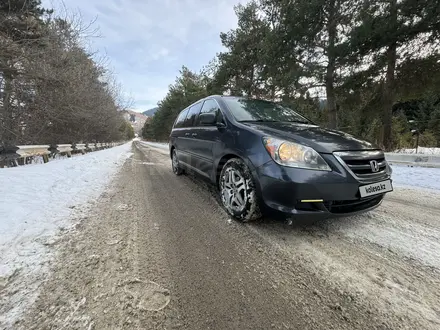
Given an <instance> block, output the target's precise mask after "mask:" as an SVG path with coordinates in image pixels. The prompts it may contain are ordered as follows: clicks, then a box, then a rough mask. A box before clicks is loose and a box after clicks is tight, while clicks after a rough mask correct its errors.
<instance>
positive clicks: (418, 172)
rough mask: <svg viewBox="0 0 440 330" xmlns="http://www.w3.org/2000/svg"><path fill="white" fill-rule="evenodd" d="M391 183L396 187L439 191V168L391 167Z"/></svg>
mask: <svg viewBox="0 0 440 330" xmlns="http://www.w3.org/2000/svg"><path fill="white" fill-rule="evenodd" d="M391 168H392V169H393V175H392V178H393V183H394V184H395V185H398V186H407V187H414V188H415V187H418V188H427V189H435V190H440V168H426V167H408V166H399V165H392V166H391Z"/></svg>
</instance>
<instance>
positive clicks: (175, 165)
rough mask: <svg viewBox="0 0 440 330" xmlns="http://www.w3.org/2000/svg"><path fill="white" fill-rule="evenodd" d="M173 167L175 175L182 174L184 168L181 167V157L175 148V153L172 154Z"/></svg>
mask: <svg viewBox="0 0 440 330" xmlns="http://www.w3.org/2000/svg"><path fill="white" fill-rule="evenodd" d="M171 167H172V169H173V173H174V174H175V175H182V174H183V169H182V168H181V167H180V164H179V159H178V158H177V153H176V149H173V153H172V156H171Z"/></svg>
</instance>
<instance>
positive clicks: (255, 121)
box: [238, 119, 279, 123]
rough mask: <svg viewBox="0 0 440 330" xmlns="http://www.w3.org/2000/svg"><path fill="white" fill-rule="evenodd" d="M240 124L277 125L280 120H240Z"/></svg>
mask: <svg viewBox="0 0 440 330" xmlns="http://www.w3.org/2000/svg"><path fill="white" fill-rule="evenodd" d="M238 122H240V123H277V122H279V120H271V119H252V120H239V121H238Z"/></svg>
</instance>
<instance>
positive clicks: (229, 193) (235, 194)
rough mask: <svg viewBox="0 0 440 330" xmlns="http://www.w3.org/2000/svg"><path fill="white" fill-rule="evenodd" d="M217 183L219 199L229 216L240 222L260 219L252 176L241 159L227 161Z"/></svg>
mask: <svg viewBox="0 0 440 330" xmlns="http://www.w3.org/2000/svg"><path fill="white" fill-rule="evenodd" d="M219 181H220V182H219V186H220V198H221V200H222V203H223V206H224V208H225V209H226V211H227V212H228V213H229V214H230V215H231V216H233V217H234V218H235V219H237V220H239V221H242V222H249V221H254V220H257V219H259V218H261V211H260V205H259V201H258V198H257V194H256V190H255V183H254V180H253V178H252V174H251V172H250V170H249V168H248V167H247V165H246V164H245V163H244V162H243V161H242V160H241V159H239V158H232V159H230V160H228V161H227V162H226V164H225V165H224V166H223V169H222V171H221V173H220V180H219Z"/></svg>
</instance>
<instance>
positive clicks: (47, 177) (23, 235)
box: [0, 142, 131, 328]
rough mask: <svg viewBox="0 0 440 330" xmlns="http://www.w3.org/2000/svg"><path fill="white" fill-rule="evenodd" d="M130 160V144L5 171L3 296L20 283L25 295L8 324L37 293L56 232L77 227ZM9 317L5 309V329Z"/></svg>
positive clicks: (0, 177) (0, 244) (0, 242)
mask: <svg viewBox="0 0 440 330" xmlns="http://www.w3.org/2000/svg"><path fill="white" fill-rule="evenodd" d="M130 156H131V142H130V143H127V144H124V145H121V146H118V147H114V148H110V149H106V150H102V151H97V152H93V153H90V154H87V155H84V156H81V157H73V158H68V159H60V160H54V161H52V162H49V163H47V164H38V165H34V166H23V167H16V168H6V169H0V182H1V184H0V196H1V198H0V233H1V235H0V292H1V291H2V290H3V289H5V288H7V287H8V284H9V283H11V282H21V283H14V287H15V288H17V284H18V288H19V290H18V291H20V292H18V294H15V295H14V296H13V297H12V298H11V299H15V300H16V302H15V307H14V309H13V310H8V311H7V312H8V314H9V317H8V319H9V320H10V319H11V317H12V318H13V316H14V315H18V314H17V313H19V312H20V311H21V310H23V309H24V308H26V305H25V304H26V303H30V302H31V301H32V296H33V295H35V294H36V293H35V291H36V289H37V288H38V285H39V283H38V281H37V280H36V279H37V277H39V275H38V274H39V273H40V272H41V271H44V270H45V269H46V266H47V263H48V262H50V258H51V254H50V245H52V244H54V242H55V241H56V236H57V234H58V233H60V230H61V231H62V230H66V229H68V228H69V227H71V226H72V225H74V223H73V221H72V217H73V216H74V215H75V213H76V216H78V213H79V212H80V210H78V209H79V206H82V205H85V204H86V203H87V202H89V201H92V200H94V199H95V198H97V197H98V196H99V195H100V194H101V193H102V192H103V190H104V188H105V186H106V185H107V184H108V183H109V182H110V180H111V178H112V176H113V175H114V174H115V173H116V172H117V170H118V168H119V167H120V166H121V165H122V164H123V163H124V162H125V161H126V159H127V158H128V157H130ZM17 277H19V278H20V280H19V281H16V279H17ZM23 297H26V299H23ZM5 313H6V311H2V310H0V328H1V325H2V324H4V323H3V321H5V320H6V316H4V315H5ZM2 314H3V315H2Z"/></svg>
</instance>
